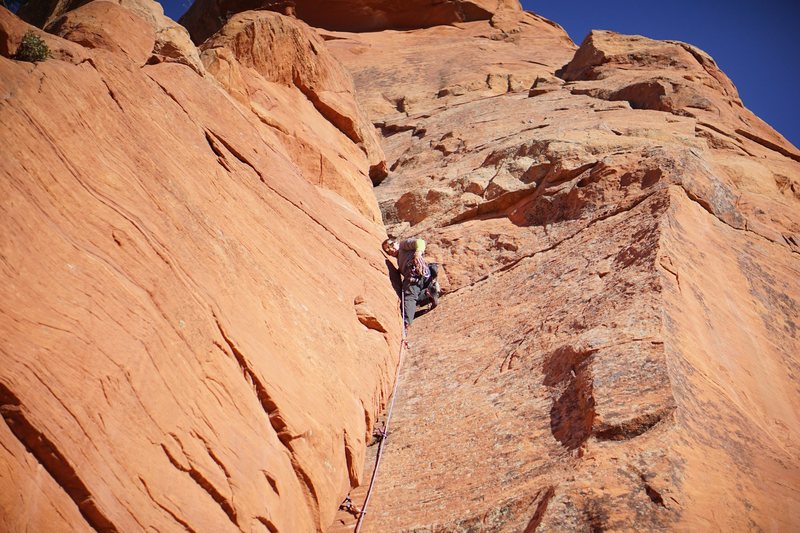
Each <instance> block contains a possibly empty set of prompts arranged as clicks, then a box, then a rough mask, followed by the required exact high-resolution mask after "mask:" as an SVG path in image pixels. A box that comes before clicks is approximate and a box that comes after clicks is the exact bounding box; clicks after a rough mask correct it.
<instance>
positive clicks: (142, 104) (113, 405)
mask: <svg viewBox="0 0 800 533" xmlns="http://www.w3.org/2000/svg"><path fill="white" fill-rule="evenodd" d="M272 15H274V16H272V17H270V18H268V19H267V20H263V19H260V20H261V21H260V24H261V25H260V26H259V31H265V32H266V31H272V32H274V33H275V34H276V35H279V36H285V35H289V36H290V37H288V38H285V39H282V40H281V39H279V40H277V41H274V42H272V43H271V46H266V44H265V43H264V42H262V41H259V40H257V39H255V40H252V39H251V40H248V39H246V38H238V37H237V33H236V31H239V30H237V29H230V28H226V32H227V33H225V34H224V35H223V36H221V37H220V38H219V39H218V40H217V41H215V43H214V46H215V48H214V54H215V55H214V56H213V57H221V56H223V55H224V56H225V57H226V58H228V61H229V63H228V64H229V66H230V68H231V69H233V68H234V66H235V68H236V73H237V76H238V78H237V82H238V83H239V85H236V84H234V83H232V82H231V80H229V79H227V78H225V77H224V76H223V74H224V71H222V70H221V69H219V68H217V65H216V64H214V63H213V62H212V61H209V63H208V66H209V72H210V73H211V74H212V75H214V76H219V77H220V81H217V80H216V79H214V78H213V77H212V76H208V75H205V76H204V75H200V73H199V72H198V70H200V71H202V72H204V71H205V66H203V65H202V64H199V63H198V65H200V67H199V68H198V67H197V65H194V66H191V65H187V64H181V63H177V62H162V61H151V60H150V58H151V57H152V56H153V54H154V53H155V52H154V49H155V44H154V43H156V41H157V34H156V31H155V29H154V28H153V26H152V24H151V23H150V21H148V20H147V18H143V17H141V16H140V15H139V14H138V12H136V11H135V10H130V9H128V8H127V7H125V5H124V4H122V5H119V4H116V3H109V2H102V1H98V2H92V3H88V4H86V5H83V6H81V7H79V8H78V9H75V10H73V11H70V12H68V13H66V14H64V15H62V16H61V17H60V18H58V19H56V22H54V23H53V24H52V25H51V26H49V27H50V28H51V29H52V31H56V32H58V33H59V34H60V35H61V37H59V36H56V35H52V34H48V33H42V32H38V34H39V35H41V36H42V38H43V39H44V40H45V41H46V42H47V44H48V45H49V47H50V50H51V55H52V58H51V59H48V60H46V61H43V62H40V63H36V64H33V63H23V62H20V61H14V60H12V59H10V57H13V55H14V53H15V52H16V49H17V47H18V46H19V43H20V40H21V38H22V36H23V34H25V32H26V31H29V30H31V27H29V26H27V25H26V24H24V23H22V22H21V21H20V20H19V19H17V18H15V17H14V16H13V15H12V14H10V13H9V12H8V11H6V10H5V9H0V52H2V56H3V57H0V72H2V74H0V94H2V95H3V97H2V99H0V117H2V119H1V122H2V124H3V127H2V128H1V129H0V138H1V140H0V142H1V143H2V145H3V146H4V153H3V158H2V160H1V161H0V175H2V180H0V189H1V190H0V199H1V200H0V216H1V217H2V222H3V226H4V228H5V230H4V231H3V233H2V238H0V271H2V275H3V280H4V283H3V284H2V288H0V302H2V303H0V313H1V318H0V337H2V339H3V341H2V347H1V348H0V352H1V353H2V355H1V357H2V361H3V363H2V365H0V414H1V415H2V418H1V419H0V444H1V445H0V529H1V530H3V531H25V530H31V531H92V530H98V531H138V530H151V529H152V530H156V529H157V530H160V531H177V530H189V531H240V530H241V531H313V530H322V529H324V528H326V527H327V526H328V525H329V524H330V523H331V522H332V520H333V518H334V513H335V511H336V508H337V506H338V504H339V502H340V501H341V499H342V498H343V497H344V496H345V495H346V494H347V492H348V491H349V490H350V487H351V485H355V484H358V483H359V482H360V478H361V466H362V464H363V457H364V453H365V448H366V439H367V438H368V436H369V435H370V433H371V431H372V424H373V421H374V419H375V416H376V414H377V413H378V412H379V411H380V409H381V407H382V405H383V402H384V400H385V396H386V394H387V392H388V390H389V389H390V387H391V379H392V376H393V375H394V369H395V367H396V364H397V347H398V345H399V339H400V331H399V329H400V323H399V318H398V317H397V307H396V297H395V294H394V292H393V290H392V287H391V284H390V283H389V281H388V276H387V266H386V263H385V260H384V258H383V257H382V256H381V254H380V242H381V240H382V239H383V238H384V237H385V233H384V229H383V227H382V225H381V224H380V217H379V211H378V205H377V203H376V201H375V199H374V197H371V196H370V195H369V194H367V193H368V192H370V189H371V181H370V179H369V176H368V173H369V161H370V159H368V157H367V155H366V154H365V149H364V146H368V139H369V138H370V137H369V128H368V126H369V124H368V123H364V122H363V121H362V123H359V122H358V120H357V106H356V105H355V104H354V102H353V99H352V95H350V97H349V100H348V98H347V95H346V94H344V93H345V92H346V91H347V90H348V87H350V86H352V82H348V81H347V75H346V73H344V71H342V70H341V68H339V70H338V71H335V72H333V71H332V70H331V69H332V67H331V65H330V61H328V63H325V62H324V58H323V59H321V60H320V63H319V64H315V63H314V60H313V57H311V56H309V55H307V50H308V48H309V47H313V46H317V45H318V44H319V45H320V46H321V45H322V44H321V41H319V42H318V38H317V37H315V36H314V35H313V34H312V33H310V32H309V30H308V29H307V28H306V27H305V26H304V25H302V24H299V23H297V22H296V21H293V20H289V19H287V20H283V19H281V16H279V15H275V14H272ZM34 31H35V30H34ZM240 31H242V32H246V31H247V28H240ZM226 36H227V37H230V40H225V39H223V37H226ZM191 46H192V48H193V45H191ZM206 52H209V49H206ZM320 53H322V51H320ZM304 54H306V55H304ZM192 55H193V56H194V57H197V58H199V54H198V52H197V50H196V49H194V50H193V52H192ZM270 55H272V58H273V61H278V60H281V61H282V60H283V59H285V58H287V57H293V58H299V57H302V58H303V59H304V61H305V62H304V63H303V65H302V66H303V68H304V69H305V70H300V69H298V70H297V72H296V73H297V75H298V76H299V79H300V80H302V81H303V82H304V84H305V85H306V86H307V87H309V92H307V93H306V92H303V91H302V90H301V89H300V88H299V87H298V86H295V85H292V84H291V83H290V84H288V85H287V84H283V83H282V81H283V80H276V79H274V78H273V79H269V78H267V77H266V73H265V72H264V70H263V69H260V66H261V65H263V64H265V63H267V62H268V58H269V57H270ZM252 58H258V59H259V60H260V61H261V63H259V62H258V61H256V60H253V59H252ZM335 65H336V64H335V62H334V66H335ZM295 66H297V65H295ZM315 75H316V77H314V76H315ZM348 83H349V85H348ZM242 87H245V88H247V89H253V91H254V92H253V93H252V94H251V93H247V95H248V96H250V97H251V98H250V99H248V98H247V97H244V98H243V97H242V95H241V93H240V92H237V91H239V89H241V88H242ZM234 89H236V90H234ZM229 91H230V93H229ZM232 94H233V95H234V96H235V97H234V96H231V95H232ZM314 97H317V98H318V100H319V102H321V103H319V102H312V101H311V100H310V98H314ZM348 105H350V107H349V108H348V107H347V106H348ZM292 106H294V107H292ZM326 106H327V107H326ZM262 111H263V112H262ZM348 113H355V115H353V117H351V116H350V115H349V114H348ZM332 114H334V115H335V116H337V117H341V120H342V121H345V122H346V121H347V120H350V123H351V125H352V126H351V127H352V128H353V131H355V132H360V135H362V137H363V138H362V139H360V140H357V139H353V138H351V137H354V136H355V135H354V134H353V135H351V136H348V135H347V134H346V133H345V132H343V131H341V130H340V129H339V128H340V125H337V124H333V123H332V122H331V116H332ZM298 121H300V122H302V125H300V126H298V125H297V124H296V123H297V122H298ZM358 128H362V129H358ZM303 132H313V133H314V135H311V134H308V135H306V134H305V133H303ZM372 135H373V136H374V133H373V134H372ZM295 137H296V138H295ZM300 143H303V144H302V147H301V148H298V144H300ZM359 145H360V146H359ZM370 149H371V150H372V151H371V152H369V153H370V155H371V156H372V157H373V159H372V160H373V161H374V160H375V159H379V158H380V149H379V147H377V145H373V146H372V148H370ZM370 149H368V150H367V151H369V150H370ZM312 157H313V161H312V162H309V161H308V160H309V159H311V158H312ZM328 158H330V159H331V160H333V161H334V163H331V164H328V163H327V159H328ZM344 169H346V170H344ZM348 180H349V181H348ZM359 195H360V196H359ZM348 196H349V197H348Z"/></svg>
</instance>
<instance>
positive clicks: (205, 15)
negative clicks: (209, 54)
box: [180, 0, 522, 44]
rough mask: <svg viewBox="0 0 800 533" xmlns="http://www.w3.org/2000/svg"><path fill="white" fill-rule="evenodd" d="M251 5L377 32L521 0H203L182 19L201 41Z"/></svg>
mask: <svg viewBox="0 0 800 533" xmlns="http://www.w3.org/2000/svg"><path fill="white" fill-rule="evenodd" d="M252 9H259V10H270V11H277V12H280V13H282V14H284V15H291V16H296V17H297V18H299V19H301V20H304V21H306V22H307V23H309V24H310V25H312V26H315V27H318V28H325V29H329V30H339V31H352V32H373V31H380V30H389V29H396V30H407V29H415V28H428V27H432V26H440V25H445V24H453V23H457V22H469V21H474V20H488V19H490V18H491V17H492V15H493V14H495V13H497V12H500V11H504V10H506V11H516V12H520V11H521V10H522V6H521V5H520V3H519V0H449V1H447V2H440V1H437V0H405V1H403V2H395V1H393V0H367V1H364V0H214V1H206V0H202V1H199V2H195V3H194V4H192V6H191V7H190V8H189V10H188V11H187V12H186V13H185V14H184V15H183V16H182V17H181V19H180V22H181V24H183V25H184V26H185V27H186V28H188V29H189V31H190V33H191V34H192V39H193V40H194V42H196V43H198V44H200V43H202V42H203V41H205V40H206V39H207V38H208V37H210V36H211V35H213V34H214V33H215V32H216V31H217V30H218V29H219V28H220V27H221V25H222V24H223V23H224V21H225V19H227V18H229V17H230V16H231V15H233V14H236V13H241V12H243V11H248V10H252Z"/></svg>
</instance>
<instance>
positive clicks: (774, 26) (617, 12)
mask: <svg viewBox="0 0 800 533" xmlns="http://www.w3.org/2000/svg"><path fill="white" fill-rule="evenodd" d="M522 4H523V7H524V8H525V9H526V10H528V11H533V12H534V13H537V14H539V15H541V16H543V17H546V18H548V19H550V20H553V21H555V22H558V23H559V24H561V26H563V27H564V29H565V30H567V33H569V35H570V37H572V40H573V41H575V42H576V43H577V44H580V43H581V41H582V40H583V38H584V37H586V35H587V34H588V33H589V31H591V30H592V29H600V30H613V31H617V32H620V33H629V34H636V35H644V36H645V37H650V38H652V39H671V40H677V41H684V42H687V43H690V44H693V45H695V46H697V47H699V48H702V49H703V50H705V51H706V52H707V53H708V54H710V55H711V57H713V58H714V60H715V61H716V62H717V64H718V65H719V67H720V68H721V69H722V70H723V72H725V74H727V75H728V77H729V78H730V79H731V80H732V81H733V83H734V85H736V88H737V89H738V90H739V96H740V97H741V98H742V101H743V102H744V105H745V106H746V107H747V108H749V109H750V110H751V111H753V112H754V113H755V114H756V115H758V116H759V117H761V118H762V119H763V120H765V121H766V122H767V123H768V124H769V125H770V126H772V127H773V128H775V129H776V130H778V131H779V132H780V133H781V134H782V135H783V136H784V137H786V138H787V139H788V140H789V142H791V143H792V144H794V145H795V146H798V147H800V112H798V110H800V72H798V71H799V70H800V44H799V42H798V34H800V1H798V0H792V1H789V0H729V1H727V2H724V1H721V0H717V1H715V0H694V1H692V0H672V1H666V2H648V1H646V0H640V1H638V2H637V1H631V0H604V1H603V2H598V1H597V0H569V1H564V0H562V1H558V2H553V1H552V0H522Z"/></svg>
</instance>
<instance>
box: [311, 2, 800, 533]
mask: <svg viewBox="0 0 800 533" xmlns="http://www.w3.org/2000/svg"><path fill="white" fill-rule="evenodd" d="M325 35H326V38H328V39H329V41H328V44H329V46H330V47H331V49H332V50H333V51H334V53H335V54H336V55H337V56H338V57H340V58H341V59H342V60H343V61H344V62H345V64H346V65H347V66H348V67H349V68H350V69H351V71H352V72H353V76H354V79H355V80H356V85H357V90H358V94H359V97H360V99H361V101H362V103H363V104H364V106H365V108H367V109H368V110H369V111H370V113H371V116H372V119H373V121H375V122H376V123H377V124H379V125H380V127H381V130H382V132H383V135H384V137H385V140H384V149H385V151H386V155H387V162H388V164H389V167H390V169H391V172H390V175H389V177H388V178H387V179H386V180H385V181H384V182H383V183H382V184H381V185H380V186H379V187H377V188H376V192H377V194H378V199H379V201H380V203H381V208H382V211H383V213H384V218H385V221H386V222H387V226H388V228H389V230H390V233H394V234H397V235H402V236H405V235H421V236H423V237H425V238H426V239H427V240H428V241H429V243H430V244H429V251H428V254H429V255H430V256H431V257H432V258H433V259H438V260H439V261H441V262H443V263H444V267H445V269H446V273H447V282H448V283H447V284H448V289H449V294H447V295H446V296H445V297H444V298H443V299H442V303H441V304H440V306H439V307H438V308H437V309H436V311H434V312H433V313H430V314H426V315H424V316H421V317H420V318H419V319H418V320H417V321H416V322H415V323H414V326H413V327H412V328H411V350H410V352H409V354H408V358H407V360H406V364H405V367H404V374H403V377H402V381H401V392H400V395H399V398H398V403H397V405H396V408H395V418H394V420H393V422H392V424H393V427H394V428H395V430H394V432H393V434H392V436H391V438H390V441H389V443H388V445H387V447H386V455H385V456H384V459H383V462H382V466H381V473H380V477H379V481H378V489H377V492H376V494H375V495H374V498H373V500H372V504H371V509H370V513H369V514H368V517H369V518H368V520H367V524H368V529H371V530H374V531H378V530H381V531H385V530H389V531H410V530H415V531H418V530H424V531H454V530H470V529H471V530H492V531H534V530H539V531H564V530H570V531H590V530H591V531H601V530H606V529H611V530H629V529H637V530H665V529H666V530H708V529H717V528H719V529H723V530H741V529H756V530H757V529H765V530H784V531H788V530H794V529H796V528H797V527H798V522H797V520H798V519H797V516H796V514H795V513H792V512H788V511H787V510H788V509H794V508H797V507H798V505H800V493H798V492H797V490H796V489H797V487H798V486H800V463H799V462H798V459H797V458H798V457H800V453H799V452H800V449H799V448H798V443H800V418H799V417H798V414H797V413H798V412H800V411H798V409H799V408H800V387H799V386H798V377H800V373H799V372H798V371H799V370H800V360H799V359H798V354H800V338H799V337H798V329H797V327H798V316H800V313H799V311H800V284H799V283H798V281H797V280H798V279H800V248H798V246H797V245H798V242H800V237H798V235H800V194H798V192H800V164H798V155H800V153H799V152H798V150H797V149H796V148H795V147H793V146H791V145H790V144H789V143H787V142H786V141H785V140H784V139H783V138H782V137H780V135H778V134H777V133H775V132H774V131H773V130H771V128H769V126H767V125H766V124H764V123H763V122H762V121H760V120H759V119H758V118H757V117H755V116H754V115H753V114H752V113H751V112H749V111H748V110H747V109H746V108H744V107H743V105H742V103H741V101H740V100H739V98H738V96H737V93H736V89H735V88H734V87H733V85H732V84H731V82H730V81H729V80H728V79H727V78H726V77H725V76H724V74H723V73H721V72H720V71H719V69H718V68H717V67H716V65H715V64H714V62H713V60H712V59H711V58H710V57H708V56H707V55H706V54H705V53H703V52H702V51H700V50H697V49H695V48H693V47H691V46H689V45H685V44H683V43H674V42H658V41H652V40H649V39H646V38H643V37H637V36H624V35H618V34H614V33H610V32H595V33H593V34H592V35H591V36H590V37H589V38H587V40H586V41H585V42H584V43H583V44H582V46H581V47H580V49H578V50H577V51H575V49H574V47H573V46H572V45H571V43H569V42H567V41H566V40H565V39H564V35H563V34H562V33H561V32H560V30H559V29H558V28H556V27H554V26H552V25H550V24H547V23H546V22H545V21H543V20H541V19H536V18H535V17H533V16H531V15H509V14H505V15H504V16H503V17H497V18H496V19H492V21H490V22H488V23H487V22H473V23H468V24H460V25H455V26H454V27H452V28H431V29H427V30H417V31H409V32H403V33H392V34H388V33H373V34H349V33H334V32H329V33H326V34H325ZM391 43H397V46H393V45H392V44H391ZM534 43H536V45H535V46H534ZM451 47H452V48H451ZM509 49H511V50H514V51H513V52H511V53H510V54H509ZM573 56H574V58H573ZM514 57H519V58H522V57H524V58H525V60H524V61H519V62H513V61H511V58H514ZM507 61H508V62H507ZM478 63H479V64H480V65H481V66H476V64H478ZM509 63H510V64H511V65H513V66H512V67H511V68H509ZM381 65H387V66H389V67H390V68H388V69H386V70H385V71H384V70H381V67H380V66H381ZM506 69H508V70H510V71H511V72H510V74H511V76H510V78H506V79H517V80H525V83H519V84H513V83H508V84H507V85H506V86H504V87H502V88H500V89H499V90H498V89H497V88H495V89H494V90H493V87H492V83H491V81H492V80H494V79H497V77H498V76H496V75H494V76H493V74H495V73H498V74H500V77H501V78H502V76H503V74H504V73H506V72H508V70H506ZM512 69H513V70H512ZM453 79H457V80H458V81H457V82H456V83H454V82H453ZM481 81H484V82H485V83H480V82H481ZM452 87H457V89H456V90H455V91H454V90H452ZM390 91H391V92H390ZM405 95H411V97H409V98H407V99H406V100H405V101H404V100H403V96H405ZM392 102H395V103H397V105H394V106H393V105H392ZM409 102H410V104H409ZM406 104H409V105H406ZM362 498H363V491H358V492H356V493H354V501H355V502H356V504H359V503H360V501H361V499H362ZM349 523H352V517H351V516H349V515H347V514H345V513H340V515H339V516H338V517H337V521H336V528H337V529H338V528H340V527H341V528H342V529H346V527H347V524H349Z"/></svg>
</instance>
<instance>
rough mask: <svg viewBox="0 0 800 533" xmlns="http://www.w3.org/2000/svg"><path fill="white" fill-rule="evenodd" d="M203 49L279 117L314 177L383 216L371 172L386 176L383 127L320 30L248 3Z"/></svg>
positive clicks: (220, 75)
mask: <svg viewBox="0 0 800 533" xmlns="http://www.w3.org/2000/svg"><path fill="white" fill-rule="evenodd" d="M202 49H203V61H204V62H205V64H206V65H207V66H208V69H209V71H211V73H212V74H213V75H214V76H215V77H216V78H217V80H219V82H220V83H222V85H223V86H224V87H225V88H226V89H227V90H228V92H229V93H230V94H231V95H232V96H234V97H235V98H237V99H238V100H239V101H241V102H242V103H244V104H245V105H248V106H249V107H250V109H251V111H252V112H253V113H254V114H255V115H256V116H258V117H259V119H260V120H261V121H262V122H264V123H265V124H268V125H273V127H274V129H275V130H276V132H277V134H278V135H279V136H280V137H281V138H282V139H283V142H284V145H285V146H286V147H287V149H288V150H289V151H290V152H291V153H292V154H293V159H294V160H295V161H296V162H297V164H298V165H299V166H301V167H302V168H303V169H304V170H305V175H306V176H308V177H309V179H311V180H312V181H313V182H314V183H315V184H317V185H321V186H323V187H326V188H328V189H331V190H334V191H336V192H337V193H339V194H340V195H341V196H343V197H344V198H346V199H347V200H349V201H350V203H352V204H353V205H355V206H356V207H357V208H358V209H359V210H360V211H361V212H362V213H364V214H365V215H367V216H369V217H370V218H372V219H373V220H374V221H376V222H379V221H380V220H381V218H380V212H379V211H378V210H377V209H376V205H375V195H374V193H373V192H372V181H371V180H370V179H369V177H370V176H371V177H372V178H373V179H376V180H377V179H379V178H382V177H384V176H385V172H382V171H381V169H382V168H384V167H385V163H384V155H383V150H382V149H381V147H380V144H379V141H378V134H377V131H376V130H375V127H374V126H373V125H372V123H370V122H369V120H368V119H367V117H366V115H365V114H364V113H363V112H362V111H361V109H360V108H359V107H358V105H357V104H356V101H355V98H354V96H353V81H352V80H351V78H350V76H349V75H348V74H347V72H346V71H345V70H344V69H343V68H342V67H341V65H340V64H339V62H338V61H336V60H335V59H333V57H332V56H331V55H330V54H329V53H328V51H327V49H326V47H325V44H324V42H323V41H322V39H321V38H320V37H319V36H318V35H316V33H314V32H313V31H312V30H311V29H310V28H308V26H306V25H305V24H303V23H302V22H297V21H295V20H293V19H290V18H288V17H284V16H282V15H278V14H276V13H271V12H265V11H262V12H256V11H248V12H246V13H243V14H240V15H236V16H234V17H233V18H231V20H230V21H229V22H228V24H227V25H226V26H225V27H224V28H222V30H220V32H219V33H217V34H216V35H215V36H214V37H212V38H211V39H209V40H208V41H206V42H205V43H204V44H203V46H202ZM320 115H321V116H322V117H323V118H324V119H325V122H326V123H323V124H320V121H319V120H318V119H317V117H319V116H320ZM276 124H277V125H276ZM365 167H366V168H368V174H369V176H368V175H367V173H365V172H364V168H365Z"/></svg>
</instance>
